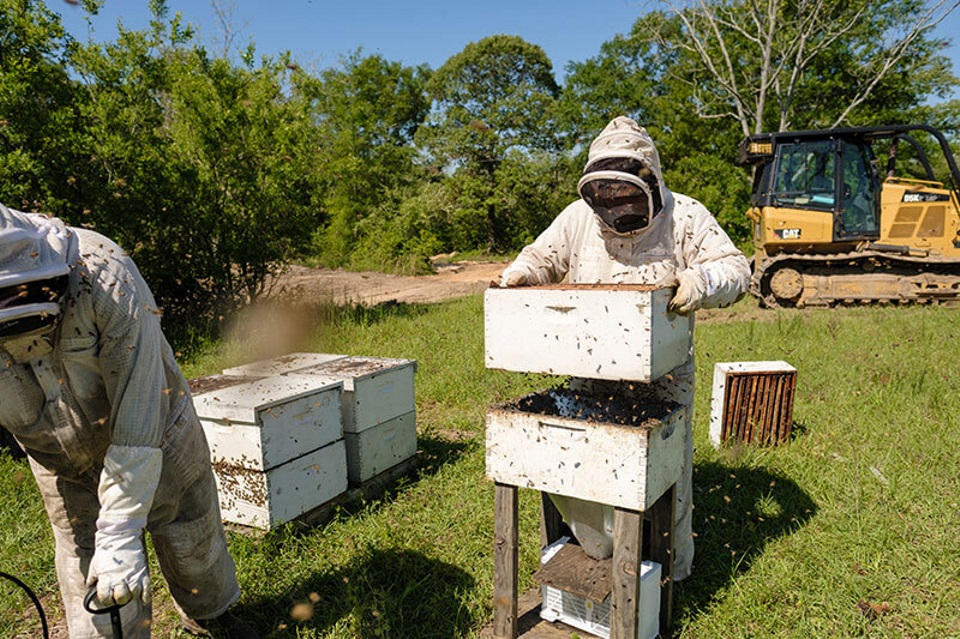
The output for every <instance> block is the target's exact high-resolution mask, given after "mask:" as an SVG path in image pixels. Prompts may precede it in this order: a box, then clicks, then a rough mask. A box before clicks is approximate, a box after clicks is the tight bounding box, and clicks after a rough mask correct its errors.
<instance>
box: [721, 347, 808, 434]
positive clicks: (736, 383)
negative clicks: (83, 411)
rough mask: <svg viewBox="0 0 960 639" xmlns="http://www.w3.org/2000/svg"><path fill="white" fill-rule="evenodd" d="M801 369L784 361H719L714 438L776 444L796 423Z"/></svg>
mask: <svg viewBox="0 0 960 639" xmlns="http://www.w3.org/2000/svg"><path fill="white" fill-rule="evenodd" d="M796 376H797V369H796V368H794V367H793V366H791V365H790V364H788V363H787V362H783V361H769V362H717V364H715V365H714V367H713V395H712V396H711V398H710V441H711V443H713V445H714V446H715V447H717V448H719V447H720V446H721V445H722V444H723V443H724V442H726V441H727V440H735V441H738V442H742V443H747V444H751V443H759V444H772V445H776V444H779V443H782V442H784V441H787V440H788V439H789V437H790V431H791V429H792V426H793V398H794V391H795V387H796Z"/></svg>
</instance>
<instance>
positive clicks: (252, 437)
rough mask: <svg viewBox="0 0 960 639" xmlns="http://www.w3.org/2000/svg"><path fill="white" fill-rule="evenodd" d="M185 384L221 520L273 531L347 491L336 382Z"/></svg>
mask: <svg viewBox="0 0 960 639" xmlns="http://www.w3.org/2000/svg"><path fill="white" fill-rule="evenodd" d="M191 386H192V387H193V388H195V389H197V392H196V394H195V395H194V405H195V406H196V408H197V414H198V416H199V417H200V423H201V424H202V425H203V430H204V434H205V435H206V438H207V442H208V444H209V446H210V456H211V461H212V465H213V470H214V475H215V477H216V480H217V489H218V493H219V497H220V510H221V516H222V517H223V519H224V520H225V521H229V522H234V523H238V524H243V525H246V526H254V527H258V528H273V527H275V526H276V525H278V524H280V523H283V522H286V521H290V520H291V519H294V518H296V517H298V516H299V515H302V514H304V513H306V512H309V511H311V510H313V509H314V508H316V507H318V506H320V505H322V504H324V503H326V502H328V501H330V500H331V499H333V498H334V497H337V496H338V495H340V494H342V493H343V492H344V491H346V489H347V461H346V444H345V442H344V441H343V430H342V425H341V416H340V404H341V396H342V393H343V384H342V383H341V382H339V381H335V380H324V379H319V378H317V377H313V376H295V375H288V376H274V377H265V378H249V377H238V376H230V375H220V376H211V378H206V379H201V380H196V381H195V382H192V383H191Z"/></svg>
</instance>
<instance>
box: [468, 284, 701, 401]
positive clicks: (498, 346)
mask: <svg viewBox="0 0 960 639" xmlns="http://www.w3.org/2000/svg"><path fill="white" fill-rule="evenodd" d="M672 296H673V290H672V289H663V288H660V289H658V288H653V287H650V286H644V285H637V284H616V285H614V284H610V285H601V284H595V285H587V284H564V285H551V286H524V287H517V288H489V289H487V291H486V293H485V295H484V338H485V351H486V353H485V355H486V365H487V368H499V369H503V370H509V371H518V372H527V373H548V374H552V375H572V376H576V377H585V378H592V379H609V380H629V381H639V382H647V381H652V380H654V379H657V378H659V377H662V376H663V375H665V374H667V373H669V372H670V371H671V370H673V369H674V368H676V367H677V366H680V365H681V364H684V363H685V362H686V361H687V359H688V357H689V355H690V343H691V342H690V339H691V338H690V333H691V330H692V323H691V322H692V317H690V316H684V315H677V314H675V313H671V312H669V311H668V310H667V303H668V302H669V301H670V299H671V297H672Z"/></svg>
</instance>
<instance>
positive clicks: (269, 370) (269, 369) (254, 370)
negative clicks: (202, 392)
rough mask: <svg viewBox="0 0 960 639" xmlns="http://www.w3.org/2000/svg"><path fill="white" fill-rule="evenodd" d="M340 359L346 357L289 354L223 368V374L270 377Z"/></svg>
mask: <svg viewBox="0 0 960 639" xmlns="http://www.w3.org/2000/svg"><path fill="white" fill-rule="evenodd" d="M342 357H346V355H334V354H331V353H289V354H287V355H281V356H279V357H272V358H270V359H264V360H259V361H256V362H250V363H248V364H242V365H240V366H234V367H232V368H225V369H224V370H223V374H224V375H232V376H242V377H271V376H273V375H281V374H283V373H292V372H294V371H296V370H299V369H301V368H306V367H308V366H316V365H318V364H325V363H327V362H331V361H334V360H337V359H340V358H342Z"/></svg>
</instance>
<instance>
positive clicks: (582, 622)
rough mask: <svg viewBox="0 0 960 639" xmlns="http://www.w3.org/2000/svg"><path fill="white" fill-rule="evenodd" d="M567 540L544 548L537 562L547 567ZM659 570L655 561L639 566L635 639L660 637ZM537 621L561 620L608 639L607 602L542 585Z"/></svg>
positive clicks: (608, 602) (608, 608) (608, 610)
mask: <svg viewBox="0 0 960 639" xmlns="http://www.w3.org/2000/svg"><path fill="white" fill-rule="evenodd" d="M569 541H570V539H569V537H561V538H560V539H559V540H557V541H556V542H554V543H553V544H551V545H550V546H548V547H547V548H545V549H544V551H543V555H542V556H541V559H540V563H541V564H546V563H547V562H549V561H550V559H552V558H553V556H554V555H556V553H557V552H559V551H560V549H562V548H563V546H564V545H565V544H566V543H568V542H569ZM660 571H661V566H660V564H659V563H657V562H655V561H643V562H641V564H640V584H639V586H640V594H639V601H638V602H637V634H636V639H656V637H657V635H658V634H660ZM540 601H541V603H540V618H541V619H545V620H547V621H550V622H553V621H562V622H563V623H565V624H568V625H570V626H573V627H574V628H579V629H580V630H586V631H587V632H589V633H591V634H594V635H597V636H598V637H603V639H609V637H610V600H609V597H608V598H606V599H604V601H592V600H590V599H587V598H586V597H583V596H581V595H578V594H576V593H572V592H568V591H566V590H562V589H560V588H555V587H553V586H549V585H546V584H543V585H541V586H540Z"/></svg>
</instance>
